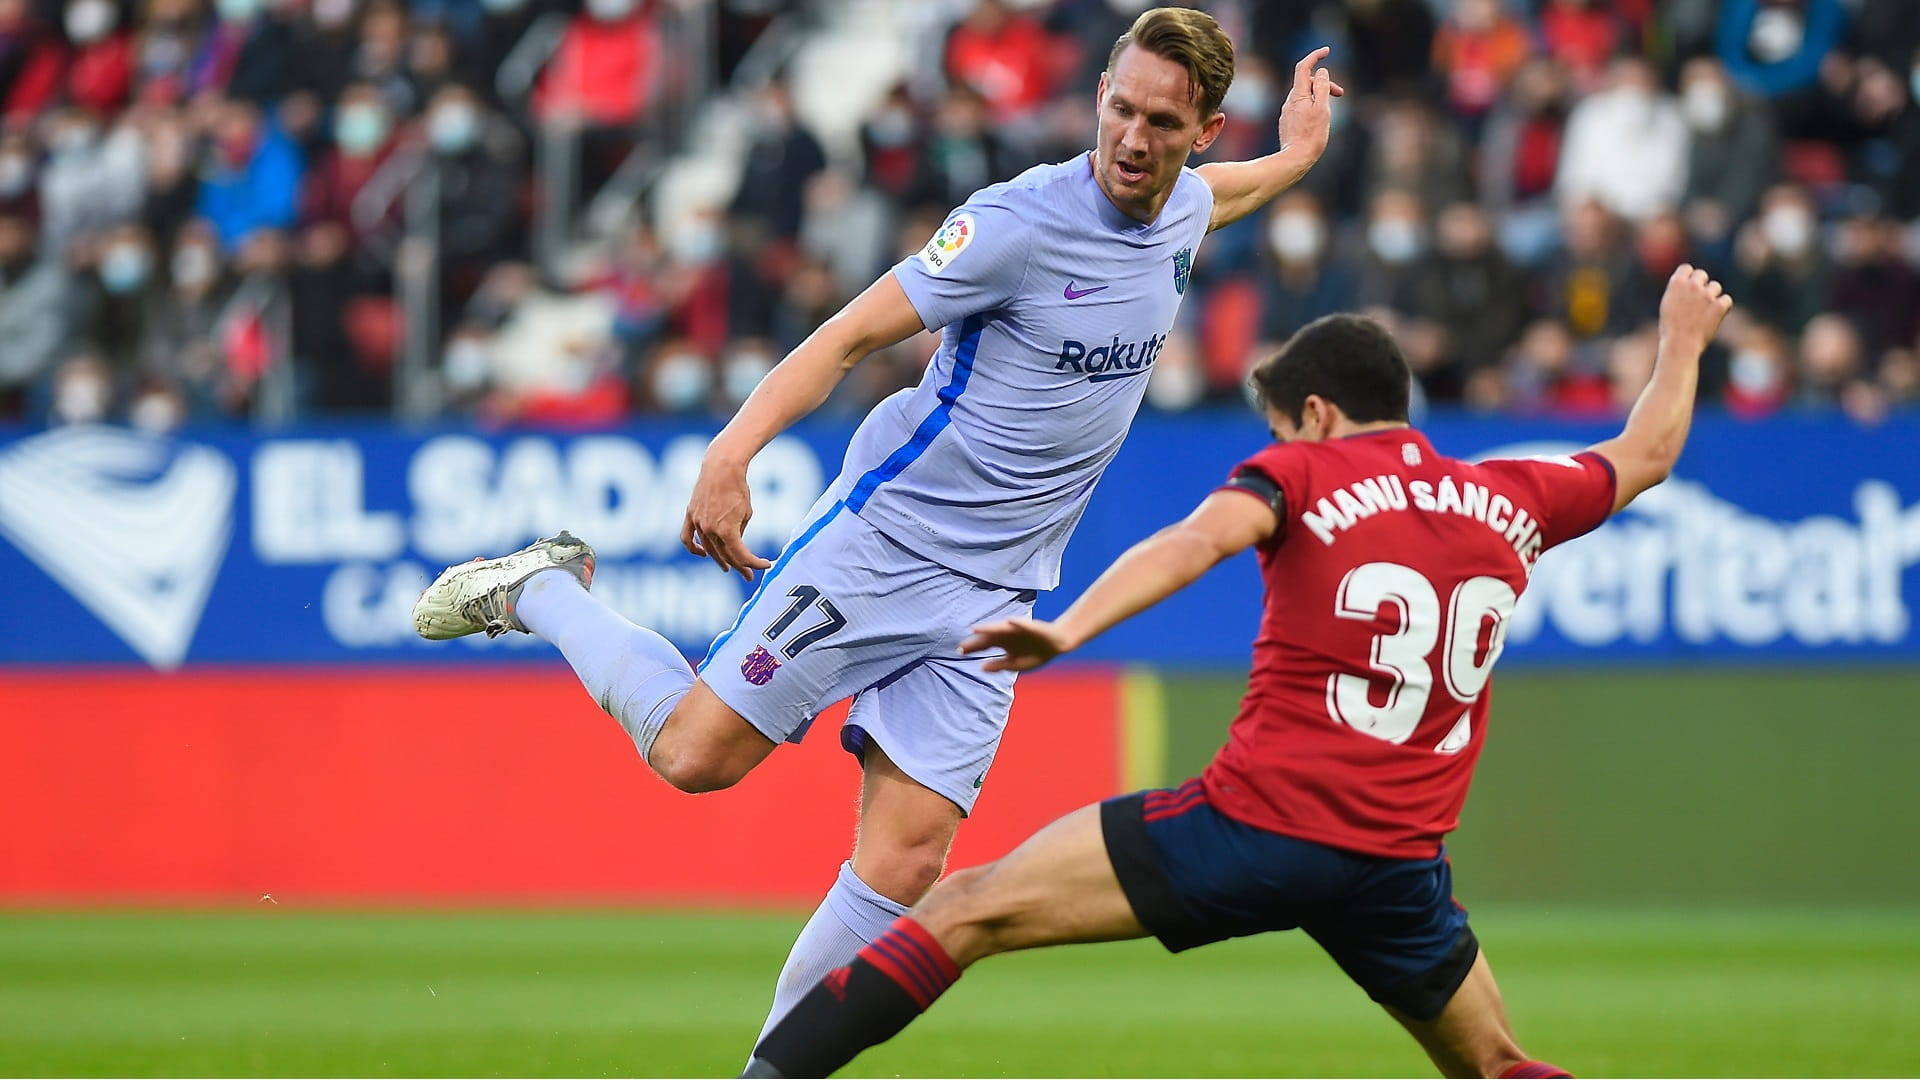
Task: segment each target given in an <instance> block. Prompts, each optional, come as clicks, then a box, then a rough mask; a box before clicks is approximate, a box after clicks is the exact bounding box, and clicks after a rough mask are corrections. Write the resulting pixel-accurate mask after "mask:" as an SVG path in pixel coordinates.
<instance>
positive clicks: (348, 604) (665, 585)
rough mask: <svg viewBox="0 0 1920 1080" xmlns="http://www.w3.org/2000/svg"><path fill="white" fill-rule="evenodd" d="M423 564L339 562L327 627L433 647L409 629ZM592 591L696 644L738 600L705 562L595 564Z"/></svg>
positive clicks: (343, 638) (730, 614) (424, 576)
mask: <svg viewBox="0 0 1920 1080" xmlns="http://www.w3.org/2000/svg"><path fill="white" fill-rule="evenodd" d="M431 576H432V575H431V573H430V572H429V570H428V568H427V567H426V566H425V565H423V564H421V563H418V562H414V561H411V560H402V561H400V562H396V563H391V564H387V565H376V564H373V563H366V562H349V563H343V564H341V565H340V566H339V567H337V568H336V569H335V570H334V571H333V573H332V574H330V575H328V577H327V583H326V585H325V587H324V588H323V589H322V590H321V602H320V614H321V618H322V619H323V620H324V621H325V623H326V628H327V633H328V634H329V635H330V636H331V637H332V638H333V640H334V641H336V642H338V643H339V644H341V645H343V646H345V647H347V648H350V649H370V648H392V647H396V646H412V645H421V646H433V647H439V648H443V647H444V646H440V645H439V644H438V643H437V642H428V641H425V640H423V639H422V638H420V637H419V636H418V635H417V634H415V633H414V632H413V621H412V618H411V614H412V611H413V602H414V601H415V600H416V599H418V598H419V596H420V590H421V589H424V588H426V586H427V582H428V580H429V579H430V578H431ZM593 593H594V595H595V596H597V597H599V598H600V599H601V600H603V601H605V602H606V604H607V606H609V607H611V608H613V609H614V610H615V611H618V612H619V613H620V614H622V615H625V616H626V617H627V618H629V619H632V620H633V621H634V622H636V623H639V624H640V625H642V626H645V627H647V628H649V629H651V630H654V631H656V632H658V633H660V634H662V635H664V636H666V637H668V638H670V639H672V640H674V641H678V642H683V643H688V644H691V643H696V642H702V641H708V640H711V639H712V638H714V637H716V636H717V635H718V634H719V633H720V632H721V631H722V630H725V629H726V628H727V627H728V626H729V625H731V624H732V622H733V618H734V616H735V615H736V614H738V613H739V611H740V605H741V604H743V603H745V602H746V593H745V591H744V589H743V587H742V585H741V582H740V580H739V579H738V578H736V577H734V576H733V575H732V574H722V573H719V572H717V571H715V570H713V569H712V568H711V567H709V566H705V565H697V564H691V563H689V564H684V565H680V566H646V565H633V564H627V563H607V564H602V565H601V567H600V569H599V570H598V572H597V573H595V575H594V579H593ZM462 640H464V641H465V642H466V643H467V644H468V645H469V646H471V647H475V648H483V649H512V648H520V647H526V646H531V645H539V644H541V642H540V641H539V639H538V638H534V637H531V636H529V635H526V634H507V635H504V636H502V637H499V638H496V639H492V640H489V639H487V638H485V637H483V636H481V635H478V634H476V635H474V636H472V637H469V638H464V639H462Z"/></svg>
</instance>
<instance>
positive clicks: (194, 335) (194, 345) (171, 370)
mask: <svg viewBox="0 0 1920 1080" xmlns="http://www.w3.org/2000/svg"><path fill="white" fill-rule="evenodd" d="M166 269H167V288H166V292H165V294H164V295H163V297H162V301H161V303H160V305H159V311H158V312H157V313H156V314H155V316H154V318H153V319H152V321H151V322H150V323H149V325H148V330H147V335H146V342H145V350H144V354H143V356H142V363H141V367H142V369H143V370H145V371H147V372H148V373H150V374H152V375H153V376H154V377H156V378H158V379H161V380H163V381H165V382H167V383H169V384H170V385H174V386H177V387H179V388H180V389H181V391H182V394H183V396H184V400H185V402H186V406H187V412H188V414H189V415H191V416H194V417H199V418H208V417H217V416H219V415H220V414H221V409H220V406H219V400H220V393H219V380H220V376H221V374H222V373H221V365H220V363H219V360H218V357H219V351H218V346H217V342H218V341H219V339H220V317H221V313H222V311H223V310H224V309H225V308H226V304H227V299H228V297H229V296H230V295H231V292H232V289H231V284H230V282H229V281H228V278H227V272H226V265H225V260H224V258H223V256H222V255H221V253H220V241H219V237H218V236H216V235H215V233H214V231H213V229H212V227H211V226H209V225H208V224H207V223H206V222H203V221H195V222H189V223H188V224H186V225H184V226H182V227H181V229H180V231H179V233H178V234H177V235H176V236H175V237H174V242H173V252H172V254H171V256H170V257H169V258H168V260H167V268H166Z"/></svg>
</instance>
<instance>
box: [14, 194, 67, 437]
mask: <svg viewBox="0 0 1920 1080" xmlns="http://www.w3.org/2000/svg"><path fill="white" fill-rule="evenodd" d="M37 240H38V238H37V237H36V236H35V235H34V228H33V222H32V220H31V219H30V218H25V217H19V216H9V215H6V214H0V342H4V343H5V345H6V347H5V348H0V417H17V416H19V415H20V411H21V407H22V404H23V394H24V391H25V388H26V386H27V384H29V383H31V382H33V381H34V380H36V379H39V378H40V377H41V376H42V375H44V374H45V373H46V371H47V369H48V368H49V367H51V366H52V364H53V362H54V357H55V356H56V355H58V350H59V348H60V346H61V343H62V342H64V341H65V340H66V338H67V314H68V310H69V305H68V300H67V297H68V283H67V272H66V269H65V267H64V266H63V264H62V263H61V261H60V260H59V259H41V258H39V257H38V254H37V251H36V245H37Z"/></svg>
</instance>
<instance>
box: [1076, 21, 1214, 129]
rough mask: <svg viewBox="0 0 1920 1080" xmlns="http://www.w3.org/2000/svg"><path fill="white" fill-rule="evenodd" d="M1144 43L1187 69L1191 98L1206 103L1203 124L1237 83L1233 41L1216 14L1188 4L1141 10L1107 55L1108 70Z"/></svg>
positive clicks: (1202, 114)
mask: <svg viewBox="0 0 1920 1080" xmlns="http://www.w3.org/2000/svg"><path fill="white" fill-rule="evenodd" d="M1129 45H1138V46H1140V47H1141V48H1142V49H1145V50H1147V51H1148V52H1150V53H1152V54H1153V55H1155V56H1158V57H1160V58H1161V59H1164V60H1171V61H1173V62H1174V63H1176V64H1179V65H1180V66H1181V67H1183V68H1186V69H1187V80H1188V85H1189V86H1190V87H1191V88H1192V89H1191V91H1190V100H1194V101H1195V103H1196V104H1197V105H1199V107H1200V120H1201V122H1202V123H1204V122H1206V121H1207V120H1210V119H1212V117H1213V114H1214V113H1217V112H1219V111H1220V103H1221V102H1222V101H1224V100H1226V97H1227V87H1229V86H1231V85H1233V39H1232V38H1229V37H1227V32H1226V31H1225V30H1222V29H1220V24H1219V23H1218V22H1216V21H1214V18H1213V16H1211V15H1209V14H1207V13H1206V12H1204V11H1196V10H1194V9H1193V8H1184V7H1157V8H1150V9H1148V10H1146V11H1143V12H1141V13H1140V17H1139V18H1137V19H1135V20H1133V25H1132V26H1130V27H1128V28H1127V32H1126V33H1124V34H1121V35H1120V37H1119V39H1118V40H1117V41H1115V42H1114V43H1113V51H1112V52H1110V53H1108V54H1107V74H1109V75H1111V74H1113V64H1114V61H1116V60H1118V59H1120V54H1121V53H1123V52H1125V51H1126V49H1127V46H1129Z"/></svg>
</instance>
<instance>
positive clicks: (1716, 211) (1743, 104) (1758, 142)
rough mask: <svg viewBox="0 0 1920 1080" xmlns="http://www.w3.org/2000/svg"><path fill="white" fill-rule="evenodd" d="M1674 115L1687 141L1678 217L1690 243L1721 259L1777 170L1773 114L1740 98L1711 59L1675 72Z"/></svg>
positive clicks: (1697, 60)
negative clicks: (1677, 92) (1684, 125)
mask: <svg viewBox="0 0 1920 1080" xmlns="http://www.w3.org/2000/svg"><path fill="white" fill-rule="evenodd" d="M1680 113H1681V116H1682V117H1684V118H1685V120H1686V123H1687V129H1688V131H1689V132H1690V133H1691V135H1692V138H1691V141H1690V143H1689V146H1688V151H1687V183H1686V188H1685V191H1684V193H1683V194H1682V196H1681V198H1682V213H1683V215H1684V217H1685V219H1686V223H1687V231H1688V233H1690V234H1691V235H1692V236H1693V238H1694V240H1695V241H1696V242H1698V243H1700V244H1702V245H1703V246H1705V247H1706V248H1707V249H1708V250H1710V251H1717V252H1718V253H1719V254H1720V255H1721V256H1722V257H1724V255H1725V254H1726V252H1727V249H1728V244H1729V241H1730V239H1731V237H1732V234H1733V228H1734V226H1735V225H1737V224H1739V223H1740V222H1742V221H1745V220H1747V219H1748V218H1749V217H1751V216H1753V213H1754V211H1755V209H1757V208H1758V207H1759V205H1760V194H1761V192H1763V191H1765V190H1766V189H1767V187H1768V186H1769V185H1770V184H1772V183H1773V180H1774V177H1775V175H1776V174H1777V172H1778V170H1779V154H1780V138H1779V133H1778V131H1777V130H1776V129H1775V124H1774V119H1773V114H1772V113H1771V112H1770V111H1769V110H1767V109H1765V108H1761V107H1759V106H1758V105H1757V104H1755V103H1754V102H1753V101H1751V100H1750V99H1748V98H1747V97H1746V96H1745V95H1744V94H1742V93H1741V92H1740V91H1739V89H1738V88H1737V87H1736V86H1735V85H1734V83H1733V81H1732V80H1731V79H1729V78H1728V77H1727V73H1726V69H1725V68H1724V67H1723V66H1722V65H1721V63H1720V61H1718V60H1716V59H1714V58H1712V57H1707V56H1703V57H1697V58H1695V59H1693V60H1689V61H1688V62H1687V64H1686V66H1685V67H1683V68H1682V69H1681V72H1680Z"/></svg>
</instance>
